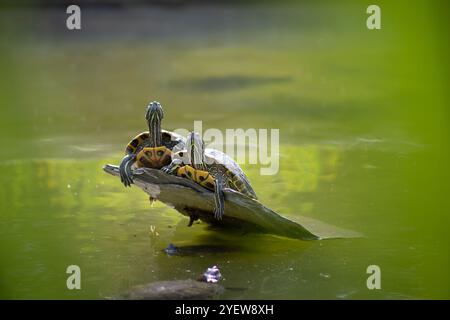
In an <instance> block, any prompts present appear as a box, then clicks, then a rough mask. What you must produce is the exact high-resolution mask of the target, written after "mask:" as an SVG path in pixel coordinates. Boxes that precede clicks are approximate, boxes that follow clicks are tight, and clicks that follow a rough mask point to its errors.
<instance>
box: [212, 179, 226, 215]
mask: <svg viewBox="0 0 450 320" xmlns="http://www.w3.org/2000/svg"><path fill="white" fill-rule="evenodd" d="M214 204H215V207H214V218H216V219H217V220H222V218H223V215H224V213H225V197H224V194H223V190H222V179H221V178H219V179H216V180H215V186H214Z"/></svg>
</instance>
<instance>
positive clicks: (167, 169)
mask: <svg viewBox="0 0 450 320" xmlns="http://www.w3.org/2000/svg"><path fill="white" fill-rule="evenodd" d="M180 165H181V161H179V160H172V162H171V163H170V164H168V165H167V166H164V167H162V168H161V171H162V172H164V173H167V174H175V172H177V170H178V168H179V167H180Z"/></svg>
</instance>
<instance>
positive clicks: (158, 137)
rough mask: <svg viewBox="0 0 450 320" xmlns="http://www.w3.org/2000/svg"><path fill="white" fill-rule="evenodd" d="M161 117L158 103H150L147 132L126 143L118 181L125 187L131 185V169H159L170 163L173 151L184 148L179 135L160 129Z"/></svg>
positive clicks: (146, 117) (146, 116) (162, 113)
mask: <svg viewBox="0 0 450 320" xmlns="http://www.w3.org/2000/svg"><path fill="white" fill-rule="evenodd" d="M163 117H164V112H163V108H162V106H161V104H160V103H159V102H158V101H152V102H150V103H149V104H148V106H147V112H146V114H145V119H146V120H147V124H148V128H149V131H145V132H142V133H140V134H138V135H137V136H136V137H134V138H133V139H132V140H131V141H130V142H129V143H128V145H127V147H126V149H125V157H123V159H122V161H121V162H120V166H119V172H120V180H121V181H122V183H123V184H124V185H125V187H129V186H131V184H132V183H133V175H132V173H131V169H132V168H133V167H138V168H139V167H148V168H154V169H161V168H162V167H164V166H167V165H168V164H170V163H171V161H172V152H173V151H175V152H176V151H179V150H182V149H183V148H184V147H185V140H184V138H183V137H182V136H181V135H178V134H176V133H174V132H171V131H166V130H162V129H161V121H162V119H163Z"/></svg>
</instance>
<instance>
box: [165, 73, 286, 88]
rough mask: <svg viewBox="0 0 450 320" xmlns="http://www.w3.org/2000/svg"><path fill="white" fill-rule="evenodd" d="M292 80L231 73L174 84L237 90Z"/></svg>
mask: <svg viewBox="0 0 450 320" xmlns="http://www.w3.org/2000/svg"><path fill="white" fill-rule="evenodd" d="M290 81H292V79H291V78H289V77H267V76H259V77H251V76H242V75H229V76H224V77H207V78H203V79H195V78H194V79H185V80H183V81H181V80H179V81H175V82H174V83H173V85H174V86H175V87H177V88H184V89H189V90H207V91H215V90H220V91H223V90H236V89H246V88H248V87H253V86H263V85H268V84H269V85H270V84H280V85H283V84H285V83H286V82H290Z"/></svg>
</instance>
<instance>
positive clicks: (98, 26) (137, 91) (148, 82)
mask: <svg viewBox="0 0 450 320" xmlns="http://www.w3.org/2000/svg"><path fill="white" fill-rule="evenodd" d="M379 5H380V7H381V9H382V29H381V30H372V31H371V30H368V29H367V28H366V25H365V21H366V18H367V14H366V6H367V4H366V3H365V2H363V1H362V2H359V1H353V2H352V1H344V2H341V3H339V4H337V3H335V2H320V3H315V2H301V3H300V2H299V3H297V2H292V3H288V4H279V3H278V4H277V3H273V4H272V3H270V2H267V3H264V4H260V5H257V4H256V3H252V4H238V3H234V4H220V3H217V4H215V5H206V4H195V5H174V6H139V7H136V6H131V7H127V6H119V7H102V6H95V7H83V8H82V30H81V31H69V30H67V29H66V28H65V19H66V16H67V15H66V13H65V8H63V7H51V6H50V7H33V6H22V7H8V8H7V7H2V8H1V11H0V28H1V33H0V34H1V37H2V40H1V45H0V46H1V51H0V58H1V60H0V67H1V72H0V87H1V94H0V103H1V105H0V108H1V109H0V116H1V117H0V127H1V129H0V130H1V135H0V142H1V148H0V154H1V161H0V182H1V184H0V221H1V224H0V297H1V298H7V299H24V298H32V299H38V298H39V299H42V298H44V299H47V298H62V299H85V298H88V299H102V298H105V297H111V296H114V295H116V294H118V293H120V292H122V291H124V290H126V289H128V288H130V287H131V286H133V285H137V284H143V283H147V282H151V281H156V280H173V279H186V278H196V277H197V276H198V275H199V274H200V273H202V272H203V271H204V270H205V269H206V268H207V267H208V266H211V265H218V266H219V267H220V268H221V272H222V274H223V276H224V281H223V284H224V286H227V287H234V288H242V289H241V290H229V291H226V292H225V294H224V295H223V296H222V297H223V298H226V299H240V298H242V299H248V298H251V299H310V298H325V299H359V298H363V299H392V298H400V299H415V298H447V299H448V298H450V277H449V271H448V270H449V267H450V262H449V239H450V238H449V233H448V227H449V218H448V215H449V205H448V192H449V188H448V181H449V179H448V178H449V175H448V168H447V166H448V163H449V151H448V150H449V149H448V137H449V136H450V135H449V125H450V123H449V121H450V118H449V111H448V110H449V109H448V92H447V91H446V88H445V87H444V84H445V83H446V81H447V80H448V61H447V57H448V46H447V36H446V34H445V33H444V30H445V28H443V22H442V21H444V18H445V12H446V11H445V10H443V9H442V8H441V7H439V6H438V5H437V4H430V3H427V2H426V1H422V2H420V1H417V2H413V3H411V2H404V3H403V2H396V4H395V5H394V4H392V3H389V2H380V4H379ZM405 6H406V7H405ZM405 8H407V10H406V9H405ZM151 100H159V101H160V102H161V103H162V105H163V107H164V108H165V109H164V111H165V118H164V120H163V127H164V128H165V129H169V130H173V129H176V128H187V129H191V128H192V126H193V122H194V121H195V120H202V121H203V127H204V129H207V128H218V129H221V130H224V129H227V128H244V129H248V128H256V129H259V128H266V129H271V128H276V129H279V130H280V149H279V161H280V167H279V172H278V173H277V174H276V175H261V174H260V170H259V169H260V165H251V164H244V165H242V167H243V168H244V170H245V171H246V173H247V175H248V177H249V178H250V181H251V182H252V185H253V186H254V189H255V190H256V192H257V194H258V195H259V198H260V201H261V202H262V203H264V204H265V205H267V206H268V207H270V208H272V209H274V210H276V211H277V212H280V213H282V214H283V215H286V216H288V217H294V216H295V215H300V214H301V215H303V216H306V217H311V218H314V219H318V220H321V221H324V222H327V223H330V224H333V225H336V226H339V227H343V228H347V229H351V230H355V231H358V232H360V233H362V234H364V237H363V238H359V239H339V240H327V241H299V240H292V239H287V238H283V237H275V236H271V235H264V234H252V233H242V232H233V231H229V232H226V231H223V230H215V229H211V228H208V226H207V225H205V224H194V226H193V227H191V228H188V227H187V223H188V219H187V218H185V217H183V216H181V215H180V214H179V213H177V212H176V211H175V210H173V209H171V208H169V207H167V206H165V205H164V204H162V203H160V202H157V203H155V204H154V205H153V206H152V207H151V206H150V204H149V201H148V197H147V195H146V194H145V193H143V192H142V191H141V190H140V189H138V188H136V187H132V188H131V189H126V188H124V187H123V186H122V185H121V184H120V181H119V180H118V179H117V178H115V177H112V176H109V175H107V174H105V173H104V172H103V171H102V166H103V165H104V164H106V163H112V164H118V163H119V161H120V159H121V157H122V156H123V151H124V147H125V145H126V144H127V142H128V141H129V140H130V138H132V137H134V135H136V134H137V133H139V132H141V131H143V130H146V123H145V119H144V113H145V106H146V105H147V103H148V102H149V101H151ZM169 243H174V244H175V245H176V246H179V247H189V248H190V252H192V254H191V255H187V256H171V257H169V256H167V255H166V254H165V253H164V252H162V250H163V249H164V248H165V247H166V246H167V245H168V244H169ZM69 265H78V266H79V267H80V268H81V290H68V289H67V287H66V279H67V277H68V274H66V268H67V267H68V266H69ZM370 265H377V266H379V267H380V270H381V289H379V290H369V289H368V288H367V286H366V280H367V278H368V276H369V275H368V274H367V273H366V269H367V267H368V266H370Z"/></svg>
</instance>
